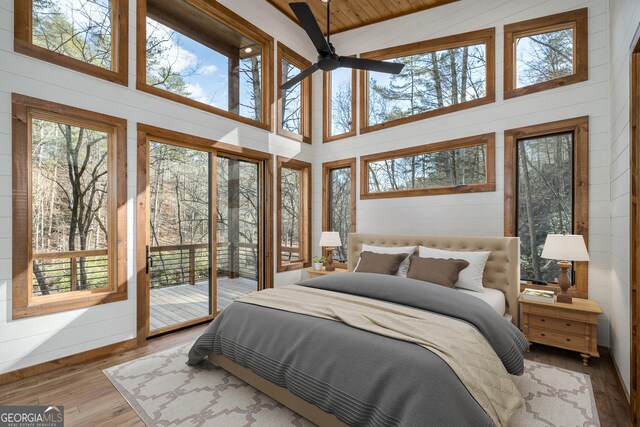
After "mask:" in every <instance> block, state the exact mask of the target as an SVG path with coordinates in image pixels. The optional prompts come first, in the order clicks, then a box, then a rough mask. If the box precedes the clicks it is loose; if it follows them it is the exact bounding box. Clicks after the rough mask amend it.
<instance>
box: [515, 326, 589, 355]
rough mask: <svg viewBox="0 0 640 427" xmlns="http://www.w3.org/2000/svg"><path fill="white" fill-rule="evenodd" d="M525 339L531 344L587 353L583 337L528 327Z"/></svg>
mask: <svg viewBox="0 0 640 427" xmlns="http://www.w3.org/2000/svg"><path fill="white" fill-rule="evenodd" d="M527 338H528V339H529V341H532V342H537V343H540V344H547V345H551V346H554V347H560V348H566V349H567V350H574V351H581V352H586V351H589V349H588V348H587V344H586V341H585V337H584V335H583V336H578V335H571V334H567V333H564V332H557V331H553V330H550V329H538V328H534V327H531V326H530V327H529V333H528V334H527Z"/></svg>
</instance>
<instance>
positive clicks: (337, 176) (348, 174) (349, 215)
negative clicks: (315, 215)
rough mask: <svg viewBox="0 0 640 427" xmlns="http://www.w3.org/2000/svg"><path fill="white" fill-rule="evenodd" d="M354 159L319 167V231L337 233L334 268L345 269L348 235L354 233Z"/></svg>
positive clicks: (324, 164)
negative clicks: (320, 175)
mask: <svg viewBox="0 0 640 427" xmlns="http://www.w3.org/2000/svg"><path fill="white" fill-rule="evenodd" d="M355 176H356V159H355V158H351V159H345V160H337V161H335V162H329V163H323V164H322V230H323V231H337V232H338V233H340V241H341V242H342V246H340V247H339V248H337V249H336V250H335V251H334V254H333V259H334V264H335V265H336V266H337V267H341V268H346V267H347V255H348V254H349V233H355V231H356V180H355Z"/></svg>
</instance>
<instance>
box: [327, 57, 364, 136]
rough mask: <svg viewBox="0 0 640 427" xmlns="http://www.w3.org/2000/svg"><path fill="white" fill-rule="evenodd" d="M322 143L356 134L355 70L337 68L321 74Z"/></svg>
mask: <svg viewBox="0 0 640 427" xmlns="http://www.w3.org/2000/svg"><path fill="white" fill-rule="evenodd" d="M323 90H324V104H323V108H322V110H323V115H324V118H323V122H324V129H323V141H324V142H330V141H335V140H338V139H342V138H347V137H350V136H354V135H355V134H356V70H350V69H348V68H338V69H336V70H333V71H328V72H325V73H323Z"/></svg>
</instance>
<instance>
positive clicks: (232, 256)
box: [150, 242, 258, 289]
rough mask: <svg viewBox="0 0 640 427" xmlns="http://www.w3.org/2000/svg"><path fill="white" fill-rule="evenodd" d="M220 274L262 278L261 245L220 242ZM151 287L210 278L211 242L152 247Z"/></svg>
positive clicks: (194, 282) (218, 254)
mask: <svg viewBox="0 0 640 427" xmlns="http://www.w3.org/2000/svg"><path fill="white" fill-rule="evenodd" d="M216 249H217V250H216V252H217V276H218V277H220V276H227V277H230V278H235V277H244V278H246V279H251V280H257V279H258V268H257V265H258V245H256V244H255V243H236V244H231V243H227V242H218V243H217V245H216ZM151 256H153V268H151V280H150V282H151V288H152V289H154V288H164V287H167V286H176V285H182V284H191V285H195V284H196V283H197V282H200V281H203V280H206V279H208V278H209V245H208V244H206V243H204V244H197V245H174V246H151Z"/></svg>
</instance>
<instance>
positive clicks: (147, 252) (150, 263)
mask: <svg viewBox="0 0 640 427" xmlns="http://www.w3.org/2000/svg"><path fill="white" fill-rule="evenodd" d="M145 258H146V267H145V270H146V272H147V274H149V268H152V267H153V257H152V256H151V255H150V250H149V245H147V246H146V248H145Z"/></svg>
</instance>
